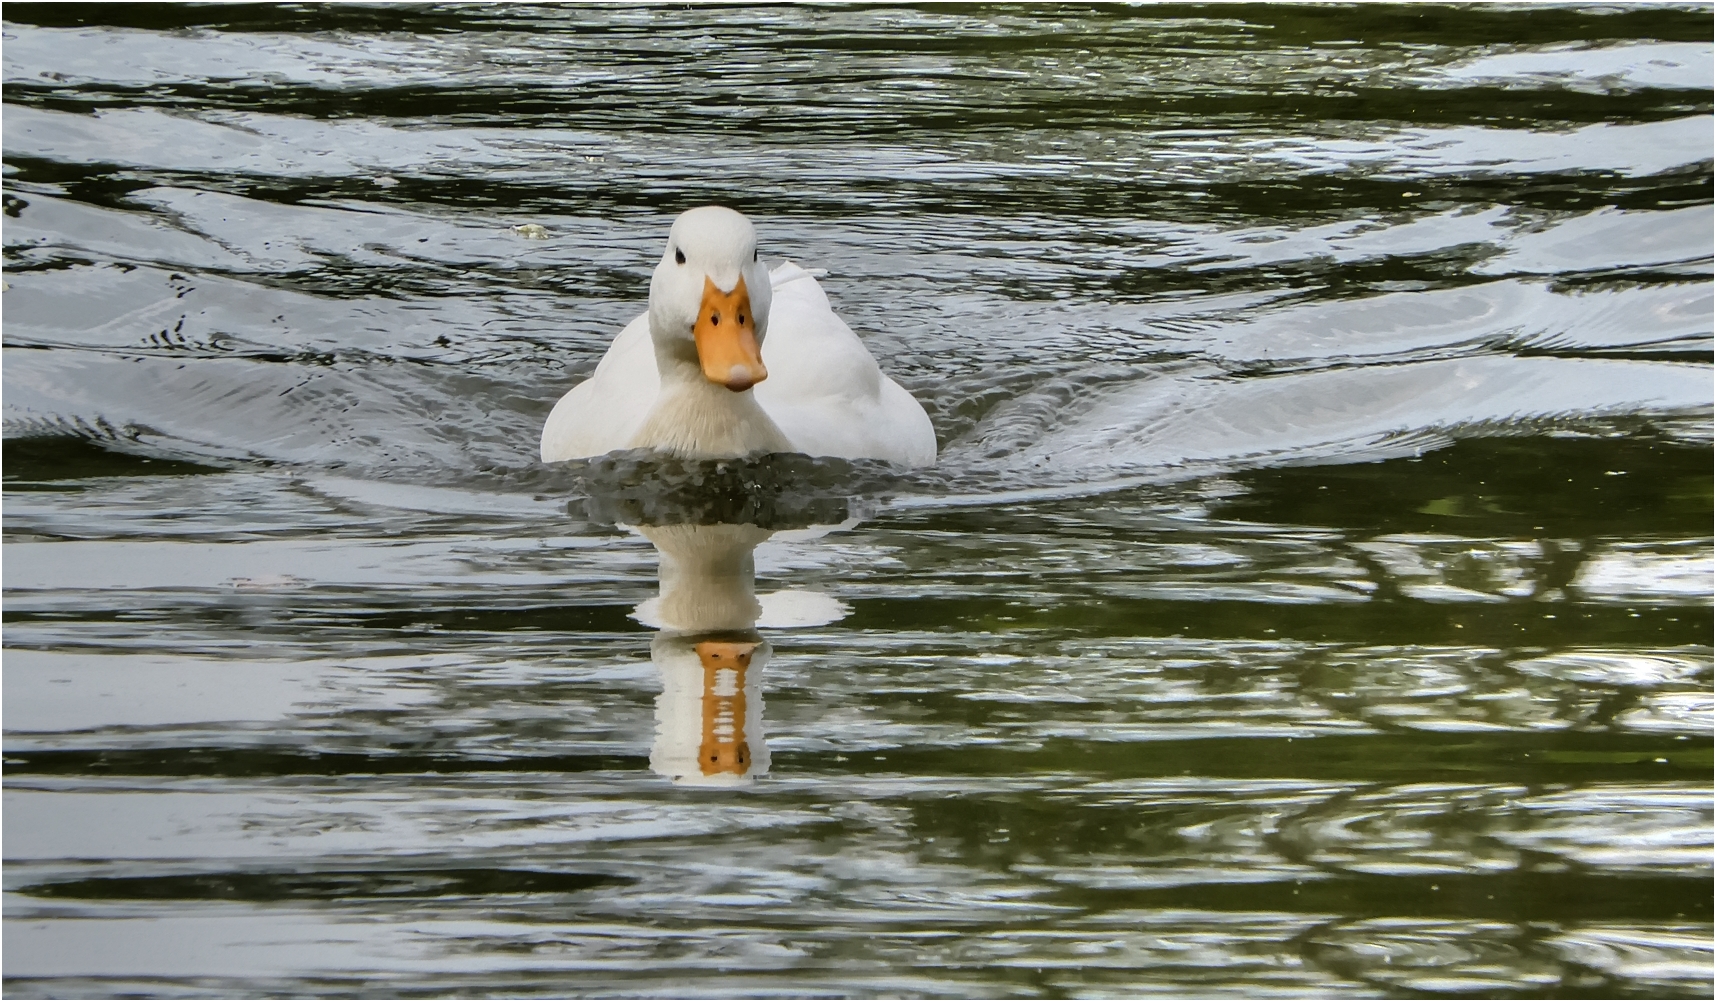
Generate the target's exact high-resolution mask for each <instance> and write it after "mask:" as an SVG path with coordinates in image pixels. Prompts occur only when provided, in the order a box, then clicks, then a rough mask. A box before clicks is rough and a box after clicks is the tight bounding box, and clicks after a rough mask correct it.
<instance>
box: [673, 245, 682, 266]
mask: <svg viewBox="0 0 1716 1002" xmlns="http://www.w3.org/2000/svg"><path fill="white" fill-rule="evenodd" d="M673 260H674V261H676V262H678V263H679V264H684V263H685V252H684V251H682V250H680V249H679V248H678V247H675V248H674V249H673Z"/></svg>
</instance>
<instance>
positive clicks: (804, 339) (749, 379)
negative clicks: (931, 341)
mask: <svg viewBox="0 0 1716 1002" xmlns="http://www.w3.org/2000/svg"><path fill="white" fill-rule="evenodd" d="M765 345H766V346H767V347H766V354H767V362H768V364H767V366H766V367H765V365H764V359H763V355H764V353H765ZM764 380H767V382H766V383H765V382H764ZM639 448H642V449H656V450H659V451H662V452H667V453H672V454H674V455H677V456H683V457H686V458H692V459H732V458H737V457H740V456H750V455H758V454H762V453H768V452H801V453H806V454H808V455H812V456H837V457H840V458H843V459H882V460H887V461H889V462H893V463H898V464H901V465H907V466H925V465H928V464H930V463H933V462H935V429H934V428H932V427H931V426H930V421H929V416H928V415H927V414H925V413H924V409H923V406H922V405H920V404H919V403H918V402H917V401H916V400H914V399H912V395H911V394H909V393H907V392H906V391H905V390H904V389H902V388H901V387H900V385H899V384H898V383H896V382H894V381H893V380H892V379H889V378H888V377H887V376H886V375H884V374H883V373H882V370H881V369H880V368H879V367H878V366H877V365H876V360H875V359H874V358H872V357H871V356H870V352H869V351H868V350H866V349H865V347H864V344H863V342H861V341H859V340H858V337H857V335H855V334H853V333H852V329H851V328H850V327H848V326H846V324H845V323H843V322H842V321H841V319H840V318H839V317H837V316H835V315H834V311H833V310H832V309H831V308H830V307H829V305H828V297H827V296H825V295H824V294H823V292H822V287H821V286H819V285H818V284H817V282H816V278H815V277H814V276H812V275H811V273H810V272H808V271H805V270H804V269H803V268H800V267H799V266H797V265H795V264H793V263H791V262H790V261H789V262H786V263H783V264H782V265H781V266H780V267H778V268H776V269H774V271H773V272H770V271H769V270H768V269H767V268H766V267H765V266H764V265H763V264H762V262H761V259H760V258H759V257H758V255H757V235H756V230H755V229H754V228H753V227H752V226H751V221H750V220H749V219H746V218H745V217H744V216H742V215H740V214H739V213H737V212H734V211H733V210H732V209H727V208H723V207H721V206H718V205H709V206H704V207H702V208H699V209H691V210H689V211H687V212H685V213H682V214H681V215H680V217H679V218H678V219H676V220H674V223H673V229H672V230H671V231H670V232H669V234H668V240H667V249H666V251H665V252H664V253H663V254H662V258H661V263H660V264H658V265H656V269H655V276H654V277H653V278H652V279H651V280H650V285H649V310H648V311H647V312H646V313H644V315H643V316H640V317H638V318H637V319H636V320H633V321H632V322H631V323H630V324H627V325H626V328H625V329H624V330H622V331H620V334H619V337H617V338H615V339H614V343H613V345H612V346H611V347H610V348H609V349H608V353H607V354H606V355H605V356H603V358H602V361H601V363H600V364H598V365H597V366H596V372H595V374H594V375H593V376H591V377H590V378H589V379H587V380H585V381H584V382H582V383H579V384H578V385H577V386H574V387H573V388H572V389H571V390H570V391H568V392H567V394H566V395H565V396H563V397H561V398H560V402H559V403H557V404H555V405H554V411H553V412H552V413H551V414H549V415H548V421H547V423H546V424H545V425H543V428H542V459H543V461H544V462H550V463H553V462H559V461H561V460H567V459H585V458H589V457H592V456H600V455H603V454H604V453H608V452H613V451H614V450H616V449H639Z"/></svg>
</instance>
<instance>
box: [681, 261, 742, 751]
mask: <svg viewBox="0 0 1716 1002" xmlns="http://www.w3.org/2000/svg"><path fill="white" fill-rule="evenodd" d="M740 281H741V284H740V286H739V289H738V291H739V292H740V293H741V294H743V292H744V288H745V287H744V285H743V280H742V279H741V280H740ZM694 649H695V650H696V651H697V659H698V660H699V661H701V662H703V744H702V745H701V746H700V747H699V748H698V749H697V765H698V767H699V768H701V769H702V771H703V775H705V776H713V775H716V774H718V773H723V772H730V773H732V774H733V775H735V776H744V775H746V774H748V773H749V772H750V771H751V744H750V742H748V741H746V740H745V669H747V668H749V667H751V652H752V651H754V650H756V649H757V645H756V644H754V643H750V644H746V643H728V642H724V641H718V640H705V641H703V642H702V643H700V644H697V645H696V647H695V648H694ZM723 673H728V674H729V678H728V679H725V680H724V679H722V677H721V676H722V674H723ZM723 683H725V684H723ZM723 689H725V690H727V691H726V692H722V691H721V690H723Z"/></svg>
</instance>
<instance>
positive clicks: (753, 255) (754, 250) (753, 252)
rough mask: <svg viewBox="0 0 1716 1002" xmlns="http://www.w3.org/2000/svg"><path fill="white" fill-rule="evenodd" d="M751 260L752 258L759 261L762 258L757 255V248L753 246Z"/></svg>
mask: <svg viewBox="0 0 1716 1002" xmlns="http://www.w3.org/2000/svg"><path fill="white" fill-rule="evenodd" d="M751 260H753V261H761V260H762V258H761V257H760V256H758V252H757V250H756V249H754V248H753V249H752V251H751Z"/></svg>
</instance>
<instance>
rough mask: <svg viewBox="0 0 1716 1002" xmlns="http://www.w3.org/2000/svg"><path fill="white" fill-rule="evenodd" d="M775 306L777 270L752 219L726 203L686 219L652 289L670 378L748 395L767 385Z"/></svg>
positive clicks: (673, 234)
mask: <svg viewBox="0 0 1716 1002" xmlns="http://www.w3.org/2000/svg"><path fill="white" fill-rule="evenodd" d="M769 300H770V292H769V272H768V269H767V268H765V267H764V266H763V264H762V261H761V260H760V259H759V257H758V255H757V232H756V229H755V228H754V227H752V226H751V221H750V220H749V219H746V218H745V217H744V216H743V215H740V214H739V213H737V212H734V211H733V210H732V209H728V208H724V207H722V206H719V205H706V206H703V207H702V208H697V209H690V210H688V211H686V212H683V213H681V214H680V216H679V218H678V219H676V220H674V222H673V229H672V230H671V231H670V232H669V233H668V237H667V247H666V249H665V250H664V251H663V252H662V256H661V263H660V264H658V265H656V268H655V275H654V277H653V278H651V279H650V284H649V327H650V337H651V339H652V340H653V341H654V342H655V353H656V363H657V368H658V370H659V371H660V373H661V375H662V378H663V380H664V381H666V380H668V379H670V378H675V379H682V380H695V379H701V380H706V381H708V382H709V383H713V384H715V385H717V386H724V387H726V388H727V389H728V390H731V391H733V392H734V393H743V392H745V391H747V390H749V389H750V388H751V387H753V386H755V385H757V384H758V383H760V382H762V381H763V380H765V379H767V378H768V376H769V371H768V369H767V368H765V367H764V365H763V356H762V346H763V338H764V336H765V335H766V334H767V332H768V324H769Z"/></svg>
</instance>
